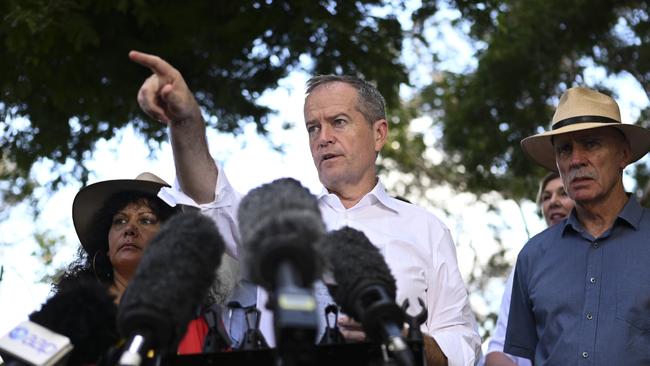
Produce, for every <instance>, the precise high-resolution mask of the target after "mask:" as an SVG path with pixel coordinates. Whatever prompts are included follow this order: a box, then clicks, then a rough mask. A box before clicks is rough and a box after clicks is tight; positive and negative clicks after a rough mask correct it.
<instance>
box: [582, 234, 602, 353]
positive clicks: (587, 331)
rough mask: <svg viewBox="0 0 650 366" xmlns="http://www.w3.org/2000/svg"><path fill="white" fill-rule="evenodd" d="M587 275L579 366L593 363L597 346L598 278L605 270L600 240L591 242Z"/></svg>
mask: <svg viewBox="0 0 650 366" xmlns="http://www.w3.org/2000/svg"><path fill="white" fill-rule="evenodd" d="M586 268H587V273H586V274H585V284H584V288H585V303H584V308H583V316H582V319H581V320H580V329H581V332H580V333H581V335H582V336H581V337H580V343H579V344H580V348H579V352H580V357H579V358H578V359H579V362H578V364H579V365H588V364H591V363H592V362H593V356H594V354H595V353H594V352H595V344H596V326H597V324H598V322H597V316H598V309H599V306H600V292H601V285H600V282H599V281H598V278H599V277H601V276H602V270H603V248H602V243H601V242H600V239H596V240H591V241H590V243H589V249H588V252H587V267H586Z"/></svg>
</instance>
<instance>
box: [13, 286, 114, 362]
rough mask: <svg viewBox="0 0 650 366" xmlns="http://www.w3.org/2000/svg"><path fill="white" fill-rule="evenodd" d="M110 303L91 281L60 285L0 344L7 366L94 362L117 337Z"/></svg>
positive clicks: (101, 288)
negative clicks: (5, 356)
mask: <svg viewBox="0 0 650 366" xmlns="http://www.w3.org/2000/svg"><path fill="white" fill-rule="evenodd" d="M113 301H114V299H113V296H111V295H110V294H109V292H108V287H107V286H106V285H104V284H102V283H101V282H99V281H97V280H95V279H93V278H85V279H84V278H81V279H71V280H67V281H64V282H63V283H61V284H60V285H59V292H57V293H56V294H55V295H54V296H52V297H51V298H50V299H48V300H47V301H46V302H45V304H43V306H42V307H41V309H40V310H39V311H36V312H34V313H32V314H31V315H30V316H29V319H30V320H29V321H25V322H22V323H21V324H19V325H18V326H16V327H14V328H13V329H12V330H11V331H10V332H9V334H7V335H6V336H5V337H3V338H2V340H0V344H1V345H0V349H2V351H3V352H4V353H5V354H8V355H9V357H7V359H6V361H7V365H12V364H14V365H24V364H30V365H55V364H64V363H65V361H66V359H67V364H70V365H81V364H95V363H97V361H98V360H100V359H101V358H102V357H103V355H104V352H105V351H106V350H107V349H108V348H109V347H111V346H112V345H114V344H115V343H116V342H117V341H118V339H119V337H118V333H117V327H116V324H115V315H116V313H117V307H116V306H115V303H114V302H113ZM73 347H74V349H73ZM12 356H13V357H14V358H15V359H14V360H12V361H9V359H10V358H11V357H12Z"/></svg>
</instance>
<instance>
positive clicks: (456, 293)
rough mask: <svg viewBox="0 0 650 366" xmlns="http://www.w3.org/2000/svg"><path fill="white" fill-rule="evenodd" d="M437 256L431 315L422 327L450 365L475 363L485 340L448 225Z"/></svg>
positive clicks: (430, 287)
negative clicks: (482, 339)
mask: <svg viewBox="0 0 650 366" xmlns="http://www.w3.org/2000/svg"><path fill="white" fill-rule="evenodd" d="M434 237H435V236H434ZM433 255H434V261H433V262H434V268H433V271H432V272H431V276H430V278H429V285H428V289H427V295H426V296H427V304H428V313H429V314H428V319H427V322H426V323H425V324H424V325H423V329H422V330H423V331H425V332H426V333H427V334H429V335H430V336H432V337H433V338H434V339H435V340H436V342H437V343H438V346H440V349H442V351H443V353H444V354H445V356H447V360H448V362H449V365H450V366H455V365H463V366H464V365H474V364H475V363H476V362H477V361H478V359H479V357H480V353H481V351H480V350H481V339H480V337H479V335H478V332H477V325H476V319H475V318H474V313H473V312H472V309H471V307H470V304H469V297H468V294H467V289H466V288H465V283H464V282H463V279H462V276H461V274H460V270H459V269H458V261H457V259H456V247H455V246H454V243H453V241H452V239H451V234H450V233H449V229H447V228H446V227H445V228H444V232H443V234H442V235H441V236H440V237H439V238H438V243H437V244H436V245H434V252H433Z"/></svg>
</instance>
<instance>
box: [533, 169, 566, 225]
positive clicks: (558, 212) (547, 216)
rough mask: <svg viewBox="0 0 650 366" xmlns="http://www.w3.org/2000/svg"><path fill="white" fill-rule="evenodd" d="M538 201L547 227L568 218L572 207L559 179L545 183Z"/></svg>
mask: <svg viewBox="0 0 650 366" xmlns="http://www.w3.org/2000/svg"><path fill="white" fill-rule="evenodd" d="M540 201H541V202H540V203H541V206H542V214H543V215H544V220H545V221H546V225H548V226H551V225H555V224H557V223H558V222H560V221H562V220H564V218H565V217H567V216H569V214H570V213H571V210H572V209H573V205H574V202H573V200H572V199H571V198H570V197H569V195H567V193H566V191H565V190H564V185H562V179H560V178H559V177H558V178H555V179H552V180H550V181H548V183H546V187H544V191H542V196H541V199H540Z"/></svg>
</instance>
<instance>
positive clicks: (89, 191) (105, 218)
mask: <svg viewBox="0 0 650 366" xmlns="http://www.w3.org/2000/svg"><path fill="white" fill-rule="evenodd" d="M162 187H169V185H168V184H167V183H166V182H165V181H164V180H162V179H161V178H159V177H157V176H156V175H154V174H152V173H142V174H140V175H138V176H137V177H136V178H135V179H119V180H106V181H102V182H98V183H94V184H91V185H89V186H87V187H84V188H82V189H81V190H80V191H79V192H78V193H77V195H76V197H75V199H74V202H73V204H72V221H73V222H74V227H75V230H76V231H77V236H78V237H79V241H80V242H81V248H80V250H79V253H78V257H77V259H76V260H75V261H74V262H73V263H72V264H71V265H70V266H69V267H68V269H67V270H66V271H65V272H64V273H63V275H62V276H61V278H60V280H59V281H58V283H57V284H55V290H60V289H63V288H64V287H65V286H67V284H73V283H75V282H76V281H80V280H84V279H87V278H94V279H96V280H98V281H100V282H102V283H104V284H106V286H107V287H108V291H109V292H110V293H111V294H112V295H113V296H115V302H116V304H117V303H119V302H120V299H121V297H122V294H123V293H124V291H125V290H126V288H127V286H128V284H129V281H130V280H131V278H132V277H133V275H134V274H135V270H136V268H137V266H138V264H139V263H140V259H141V258H142V255H143V252H144V250H145V249H146V248H147V246H148V245H149V242H150V241H151V239H152V238H153V237H154V236H155V235H156V234H157V233H158V231H159V230H160V227H161V225H162V223H164V222H165V221H167V220H168V219H169V218H170V217H171V216H172V215H174V214H176V213H178V212H180V209H179V206H176V207H171V206H169V205H167V204H166V203H165V202H164V201H162V200H161V199H159V198H158V197H157V194H158V191H160V189H161V188H162ZM211 295H214V294H211ZM213 302H214V299H212V298H208V299H206V304H205V305H209V304H211V303H213ZM207 334H208V323H207V322H206V321H205V319H203V317H199V318H197V319H195V320H193V321H192V322H191V323H190V324H189V325H188V328H187V333H186V335H185V338H184V339H183V341H182V342H181V344H180V345H179V348H178V351H179V353H181V354H185V353H197V352H201V350H202V348H203V345H204V342H205V338H206V335H207Z"/></svg>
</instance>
